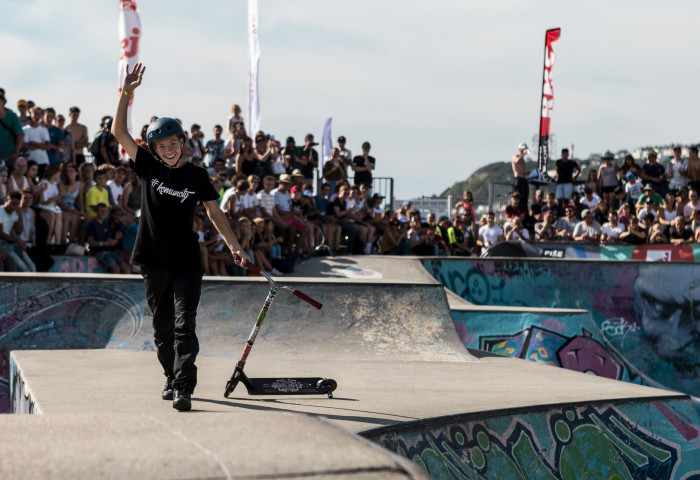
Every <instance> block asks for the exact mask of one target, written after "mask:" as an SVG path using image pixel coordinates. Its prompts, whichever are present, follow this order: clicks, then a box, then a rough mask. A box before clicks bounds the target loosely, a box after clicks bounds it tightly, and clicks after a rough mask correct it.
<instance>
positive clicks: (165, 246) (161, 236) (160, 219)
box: [112, 63, 249, 411]
mask: <svg viewBox="0 0 700 480" xmlns="http://www.w3.org/2000/svg"><path fill="white" fill-rule="evenodd" d="M145 71H146V68H145V67H143V66H142V65H141V64H140V63H137V64H136V65H134V69H133V71H131V72H129V67H128V66H127V67H126V76H125V77H124V85H123V86H122V94H121V95H120V96H119V102H118V104H117V110H116V113H115V115H114V122H113V123H112V134H113V135H114V137H115V138H116V139H117V141H118V142H119V143H120V144H121V146H122V147H123V148H124V150H125V151H126V153H127V154H128V155H129V158H131V159H132V160H131V161H130V165H131V168H133V169H134V171H135V172H136V175H138V176H139V177H140V178H141V185H142V189H143V190H142V193H141V204H142V209H141V218H140V221H139V228H138V233H137V235H136V244H135V246H134V252H133V255H132V257H131V262H132V263H133V264H135V265H138V266H139V267H140V268H141V275H142V276H143V278H144V283H145V286H146V298H147V300H148V305H149V307H150V308H151V311H152V312H153V331H154V338H155V345H156V347H157V349H158V360H159V361H160V364H161V365H162V367H163V371H164V373H165V376H166V383H165V388H164V389H163V393H162V398H163V399H164V400H172V401H173V408H175V409H176V410H180V411H187V410H190V409H191V408H192V392H193V391H194V388H195V386H196V385H197V367H196V366H195V364H194V362H195V359H196V357H197V353H198V352H199V342H198V340H197V335H196V333H195V325H196V317H197V307H198V305H199V298H200V294H201V288H202V259H201V253H200V249H199V245H198V243H197V236H196V235H195V234H194V233H193V232H192V225H193V223H194V213H195V207H196V206H197V202H198V201H201V202H202V203H203V204H204V207H205V209H206V211H207V214H208V215H209V218H210V219H211V221H212V222H213V224H214V225H215V226H216V228H217V230H218V231H219V232H220V233H221V234H222V236H223V237H224V240H225V242H226V245H227V246H228V248H229V250H230V251H231V252H232V253H233V255H234V258H235V260H236V263H238V264H239V265H240V266H241V267H242V266H244V265H245V263H246V262H247V261H249V257H248V255H247V254H246V253H245V252H244V251H243V250H242V249H241V246H240V244H239V243H238V240H237V239H236V237H235V235H234V234H233V232H232V231H231V227H230V226H229V224H228V220H227V219H226V216H225V215H224V213H223V212H222V211H221V209H220V208H219V206H218V205H217V203H216V199H217V198H219V196H218V194H217V192H216V191H215V190H214V187H213V186H212V184H211V182H210V181H209V176H208V175H207V172H206V170H204V169H200V168H197V167H195V166H194V165H192V164H191V163H188V162H186V161H183V158H182V152H183V148H184V145H185V141H186V136H185V133H184V131H183V130H182V127H181V126H180V124H179V123H178V122H177V121H175V120H174V119H172V118H166V117H160V118H158V119H157V120H156V121H154V122H153V123H151V125H150V126H149V127H148V130H147V132H146V141H147V142H148V146H149V147H150V149H151V151H152V152H154V153H153V154H151V153H150V152H149V151H148V150H146V149H145V148H142V147H139V146H138V145H137V144H136V142H135V141H134V139H133V138H132V137H131V135H130V134H129V131H128V129H127V126H126V116H127V110H128V108H129V99H130V98H131V94H132V92H133V91H134V90H135V89H136V88H137V87H138V86H139V85H141V80H142V79H143V74H144V72H145Z"/></svg>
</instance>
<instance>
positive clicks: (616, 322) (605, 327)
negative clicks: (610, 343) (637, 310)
mask: <svg viewBox="0 0 700 480" xmlns="http://www.w3.org/2000/svg"><path fill="white" fill-rule="evenodd" d="M600 328H601V329H602V331H603V334H604V335H605V336H606V337H608V338H612V337H624V336H625V335H627V334H628V333H629V332H632V331H634V330H636V329H637V326H636V325H635V324H633V323H630V322H628V321H627V320H625V319H624V318H608V319H607V320H605V321H604V322H603V323H602V324H601V326H600Z"/></svg>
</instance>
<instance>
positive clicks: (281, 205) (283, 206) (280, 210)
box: [274, 174, 310, 256]
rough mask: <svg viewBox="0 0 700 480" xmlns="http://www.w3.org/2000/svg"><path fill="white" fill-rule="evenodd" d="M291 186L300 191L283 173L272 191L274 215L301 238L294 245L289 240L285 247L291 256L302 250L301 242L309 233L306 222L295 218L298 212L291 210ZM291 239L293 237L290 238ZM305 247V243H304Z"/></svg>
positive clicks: (298, 214) (286, 253) (287, 254)
mask: <svg viewBox="0 0 700 480" xmlns="http://www.w3.org/2000/svg"><path fill="white" fill-rule="evenodd" d="M293 187H297V188H299V190H300V191H301V187H299V186H298V185H293V183H292V179H291V177H290V176H289V175H287V174H284V175H280V179H279V183H278V186H277V191H276V192H275V193H274V195H275V208H274V210H275V215H277V216H279V217H280V218H281V219H282V221H283V222H284V223H285V224H287V225H290V226H292V227H294V230H295V231H296V233H297V234H299V235H300V236H301V238H302V241H300V242H296V246H295V245H294V242H293V241H292V242H290V243H289V244H288V245H286V247H287V251H286V252H285V255H286V256H291V255H293V254H294V253H301V250H302V243H303V242H304V241H305V240H304V236H305V235H307V236H308V234H309V229H308V227H307V226H306V224H305V223H304V222H303V221H302V219H300V218H297V217H298V216H300V213H298V212H297V211H294V210H292V194H291V189H292V188H293ZM292 240H293V239H292ZM304 247H306V245H304ZM304 250H305V253H310V252H307V251H306V249H304Z"/></svg>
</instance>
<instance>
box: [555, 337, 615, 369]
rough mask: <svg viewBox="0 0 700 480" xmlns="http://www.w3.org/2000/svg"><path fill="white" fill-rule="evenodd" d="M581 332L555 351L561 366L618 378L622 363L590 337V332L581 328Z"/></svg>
mask: <svg viewBox="0 0 700 480" xmlns="http://www.w3.org/2000/svg"><path fill="white" fill-rule="evenodd" d="M583 334H584V336H583V337H578V336H577V337H574V338H572V339H571V340H570V341H569V342H568V343H567V344H566V345H564V346H563V347H562V348H561V349H560V350H559V352H557V356H558V357H559V362H560V363H561V366H562V367H564V368H567V369H569V370H574V371H577V372H584V373H593V374H595V375H598V376H599V377H605V378H613V379H615V380H620V379H621V378H622V372H623V369H622V365H620V363H619V362H618V361H617V360H616V359H615V358H614V357H613V356H612V355H611V354H610V352H608V351H607V350H606V349H605V348H603V346H602V345H601V344H600V343H598V342H597V341H595V340H593V339H592V338H590V335H591V334H590V332H587V331H586V330H583Z"/></svg>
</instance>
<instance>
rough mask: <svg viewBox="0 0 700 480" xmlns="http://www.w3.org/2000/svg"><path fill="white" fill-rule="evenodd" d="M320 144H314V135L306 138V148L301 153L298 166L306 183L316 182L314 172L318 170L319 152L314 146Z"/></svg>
mask: <svg viewBox="0 0 700 480" xmlns="http://www.w3.org/2000/svg"><path fill="white" fill-rule="evenodd" d="M316 145H318V143H316V142H314V136H313V134H311V133H309V134H308V135H306V137H305V138H304V147H303V148H302V149H301V151H300V152H299V160H297V165H298V168H299V170H301V173H302V175H303V176H304V181H306V182H309V183H312V184H313V180H314V170H316V169H317V168H318V152H317V151H316V149H315V148H314V146H316Z"/></svg>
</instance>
